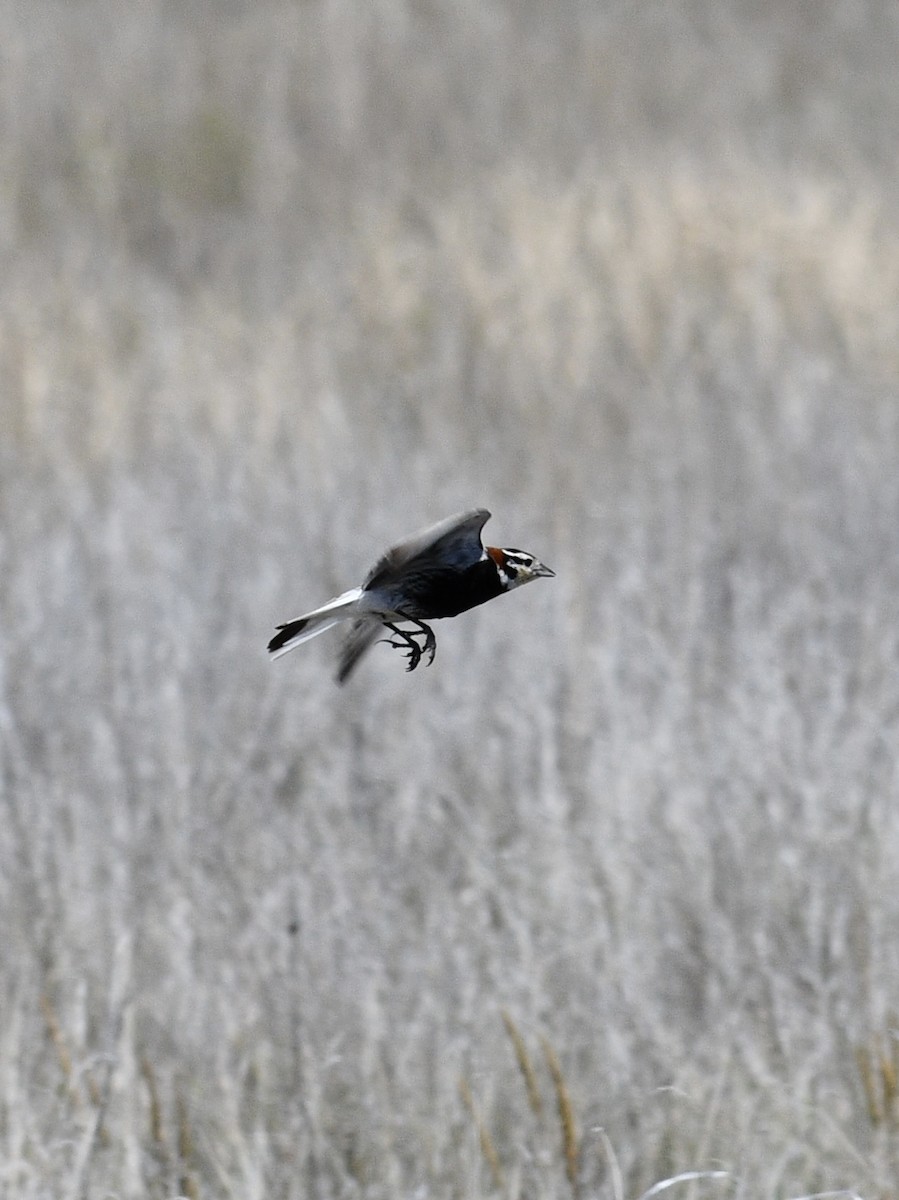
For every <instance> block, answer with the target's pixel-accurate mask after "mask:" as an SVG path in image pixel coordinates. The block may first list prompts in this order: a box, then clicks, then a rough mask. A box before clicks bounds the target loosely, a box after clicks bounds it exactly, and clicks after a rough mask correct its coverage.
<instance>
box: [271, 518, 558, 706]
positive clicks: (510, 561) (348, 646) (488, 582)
mask: <svg viewBox="0 0 899 1200" xmlns="http://www.w3.org/2000/svg"><path fill="white" fill-rule="evenodd" d="M489 516H490V513H489V512H488V511H487V509H486V508H475V509H472V510H471V511H470V512H465V513H460V514H459V515H458V516H455V517H448V518H447V519H446V520H445V521H440V522H439V523H438V524H437V525H432V526H430V527H429V528H428V529H425V530H423V531H422V532H421V533H417V534H415V535H413V536H412V537H410V538H407V540H406V541H404V542H400V543H399V545H396V546H394V547H393V548H392V549H391V550H388V551H387V553H386V554H384V555H383V556H382V557H381V558H380V559H379V560H378V562H377V563H375V565H374V567H373V568H372V569H371V571H370V572H369V574H368V577H367V579H366V580H365V582H364V583H363V585H362V587H357V588H351V589H350V591H348V592H344V593H343V594H342V595H340V596H336V597H335V598H334V599H333V600H329V601H328V603H327V604H323V605H322V606H321V608H316V609H313V610H312V612H308V613H306V614H305V616H302V617H297V619H296V620H294V621H288V622H287V624H286V625H279V626H278V627H277V628H278V632H277V633H276V634H275V636H274V637H273V638H272V640H271V641H270V642H269V644H268V649H269V653H270V654H271V656H272V658H279V657H280V656H281V655H282V654H286V653H287V652H288V650H293V648H294V647H295V646H299V645H302V643H303V642H308V641H309V639H310V638H314V637H318V635H319V634H320V633H324V632H325V630H326V629H331V628H333V626H335V625H339V624H340V622H341V621H351V622H352V624H351V625H350V629H349V632H348V633H347V636H346V638H345V640H344V643H343V647H342V649H341V651H340V662H339V667H338V671H337V682H338V683H344V682H345V681H346V680H347V679H348V678H349V676H350V674H351V673H352V671H353V669H354V668H355V666H356V664H357V663H358V662H359V660H360V659H361V657H362V655H363V654H364V653H365V652H366V650H368V648H369V647H370V646H371V645H373V644H374V642H376V641H378V640H379V639H378V635H379V634H380V633H382V632H383V631H384V630H385V629H386V630H388V631H389V632H390V634H391V635H392V636H391V637H388V638H381V639H380V640H382V641H386V642H387V644H388V645H390V646H393V647H395V648H396V649H397V650H402V651H403V653H404V654H405V655H406V657H407V660H408V661H407V666H406V670H407V671H414V670H415V668H416V667H417V666H418V664H419V663H420V662H421V660H422V657H423V656H424V655H425V654H426V655H427V656H428V663H429V664H430V663H432V662H433V661H434V654H435V652H436V649H437V639H436V638H435V636H434V631H433V630H432V629H431V627H430V626H429V625H426V624H425V622H426V621H431V620H435V619H437V618H440V617H455V616H458V615H459V613H463V612H467V611H468V609H469V608H475V607H476V606H477V605H478V604H485V603H486V602H487V601H488V600H492V599H493V598H494V596H501V595H502V594H503V592H511V591H512V589H513V588H517V587H521V585H522V584H523V583H530V581H531V580H532V579H540V578H541V577H543V576H553V575H555V571H551V570H550V569H549V567H545V566H544V565H543V563H542V562H540V561H539V560H538V559H536V558H535V557H534V556H533V554H528V553H527V552H526V551H524V550H514V549H512V548H511V547H509V546H506V547H503V548H502V549H500V547H498V546H485V545H484V543H483V541H482V540H481V530H482V529H483V528H484V525H485V523H486V522H487V520H488V518H489ZM404 624H405V625H412V626H413V628H412V629H411V630H408V629H402V628H401V627H400V626H401V625H404Z"/></svg>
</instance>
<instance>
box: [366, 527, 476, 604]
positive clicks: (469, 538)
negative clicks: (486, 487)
mask: <svg viewBox="0 0 899 1200" xmlns="http://www.w3.org/2000/svg"><path fill="white" fill-rule="evenodd" d="M489 517H490V513H489V512H488V511H487V509H486V508H473V509H471V510H470V511H469V512H464V513H459V514H458V515H457V516H455V517H447V519H446V520H445V521H439V522H438V523H437V524H436V525H431V526H430V527H429V528H428V529H423V530H422V531H421V533H416V534H413V536H412V537H410V538H407V539H406V541H404V542H400V543H399V544H398V545H396V546H393V547H392V548H391V549H390V550H388V551H387V553H386V554H385V555H383V556H382V557H381V558H380V559H379V560H378V562H377V563H375V565H374V567H372V569H371V571H370V572H369V575H368V578H367V579H366V581H365V583H364V584H363V585H362V587H363V590H366V589H368V588H376V587H384V586H385V585H388V584H390V583H392V582H393V580H394V579H395V578H396V576H397V575H398V574H399V573H400V572H401V571H404V570H405V569H406V567H408V566H409V564H410V563H412V562H415V563H416V565H418V564H419V563H420V564H421V566H422V567H424V568H425V569H427V566H428V563H429V562H430V561H434V562H439V563H440V565H441V566H442V567H453V568H456V569H459V570H464V569H465V567H470V566H471V565H472V564H473V563H476V562H478V561H479V560H480V559H481V558H483V556H484V545H483V543H482V541H481V530H482V529H483V528H484V525H485V524H486V522H487V520H488V518H489Z"/></svg>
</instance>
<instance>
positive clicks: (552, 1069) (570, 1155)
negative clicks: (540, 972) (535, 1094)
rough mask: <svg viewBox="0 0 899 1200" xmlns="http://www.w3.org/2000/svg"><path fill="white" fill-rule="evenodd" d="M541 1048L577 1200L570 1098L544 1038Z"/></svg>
mask: <svg viewBox="0 0 899 1200" xmlns="http://www.w3.org/2000/svg"><path fill="white" fill-rule="evenodd" d="M540 1041H541V1045H542V1046H543V1055H544V1057H545V1059H546V1065H547V1066H548V1067H549V1073H550V1075H551V1076H552V1081H553V1087H554V1088H555V1092H556V1105H557V1107H558V1111H559V1124H560V1125H561V1127H562V1153H563V1155H564V1157H565V1174H566V1176H567V1177H568V1182H569V1184H570V1185H571V1191H572V1194H573V1195H574V1197H575V1200H577V1197H578V1195H579V1192H580V1187H579V1184H578V1159H579V1155H578V1137H577V1128H576V1126H575V1121H574V1109H573V1107H572V1104H571V1096H570V1094H569V1091H568V1085H567V1084H566V1083H565V1076H564V1075H563V1074H562V1067H561V1064H560V1063H559V1057H558V1055H557V1054H556V1052H555V1050H554V1049H553V1047H552V1046H551V1045H550V1043H549V1042H548V1041H547V1039H546V1038H541V1039H540Z"/></svg>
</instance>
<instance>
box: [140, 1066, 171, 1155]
mask: <svg viewBox="0 0 899 1200" xmlns="http://www.w3.org/2000/svg"><path fill="white" fill-rule="evenodd" d="M140 1073H141V1075H143V1077H144V1082H145V1083H146V1085H147V1094H148V1096H149V1098H150V1138H151V1140H152V1142H153V1145H154V1146H155V1148H156V1150H157V1151H161V1152H162V1153H165V1152H166V1140H165V1129H164V1128H163V1123H162V1105H161V1104H160V1103H159V1089H158V1088H157V1086H156V1073H155V1072H154V1070H153V1064H152V1063H151V1062H150V1060H149V1059H148V1058H147V1056H146V1055H145V1054H144V1055H142V1056H141V1060H140Z"/></svg>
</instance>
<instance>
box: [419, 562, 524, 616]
mask: <svg viewBox="0 0 899 1200" xmlns="http://www.w3.org/2000/svg"><path fill="white" fill-rule="evenodd" d="M397 590H398V591H399V592H401V595H399V596H397V597H396V601H395V611H397V612H405V613H408V614H409V616H414V617H417V618H418V619H419V620H422V621H427V620H430V619H432V618H436V617H455V616H456V615H457V614H458V613H461V612H466V611H467V610H468V609H469V608H476V607H477V606H478V605H479V604H485V603H486V602H487V601H488V600H492V599H493V597H494V596H499V595H500V594H501V593H502V592H503V591H504V590H505V589H504V588H503V585H502V583H501V582H500V577H499V572H498V571H497V569H496V566H495V564H494V563H493V562H492V560H490V559H486V560H483V561H481V562H477V563H474V565H473V566H470V567H468V568H467V569H466V570H464V571H458V570H455V571H454V570H446V569H441V568H439V567H437V568H433V567H432V568H428V569H425V570H420V571H408V572H407V573H406V574H405V575H404V576H403V579H402V583H401V584H400V585H399V586H398V589H397Z"/></svg>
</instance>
